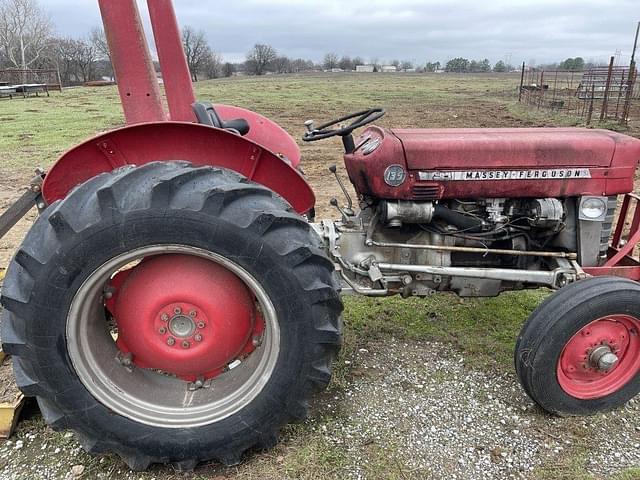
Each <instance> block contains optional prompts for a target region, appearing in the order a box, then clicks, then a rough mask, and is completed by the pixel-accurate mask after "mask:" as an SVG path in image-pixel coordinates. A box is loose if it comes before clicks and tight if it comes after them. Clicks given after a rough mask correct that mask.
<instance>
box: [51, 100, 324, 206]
mask: <svg viewBox="0 0 640 480" xmlns="http://www.w3.org/2000/svg"><path fill="white" fill-rule="evenodd" d="M242 114H243V115H244V113H242ZM225 117H226V112H225ZM253 121H255V120H250V123H252V122H253ZM252 126H253V125H252ZM278 128H279V127H278ZM256 130H258V128H257V127H256ZM283 132H284V130H283ZM285 133H286V132H285ZM289 138H290V137H289ZM254 139H256V140H258V139H259V138H257V137H256V136H254ZM294 143H295V142H294ZM263 145H264V144H263ZM289 153H291V152H289ZM282 155H286V154H285V153H284V152H282ZM168 160H187V161H189V162H191V163H193V164H194V165H196V166H204V165H210V166H216V167H223V168H228V169H230V170H235V171H236V172H238V173H240V174H242V175H244V176H245V177H247V178H249V179H250V180H252V181H254V182H256V183H259V184H262V185H264V186H265V187H267V188H269V189H271V190H273V191H274V192H276V193H278V194H280V195H281V196H282V197H284V198H285V199H286V200H287V201H288V202H289V203H290V204H291V206H292V207H293V208H294V209H295V210H296V211H297V212H298V213H306V212H308V211H309V210H311V209H312V208H313V206H314V205H315V196H314V194H313V190H312V189H311V187H310V186H309V184H308V183H307V182H306V181H305V179H304V178H303V177H302V175H301V174H300V173H299V172H298V171H297V170H296V169H295V167H294V166H292V165H290V162H291V159H290V158H289V162H287V161H286V160H283V158H281V157H279V156H278V155H277V154H276V153H273V152H272V151H270V150H268V149H267V148H266V147H265V146H262V145H260V144H258V143H256V142H255V141H252V140H251V139H248V138H245V137H240V136H239V135H236V134H234V133H231V132H228V131H225V130H221V129H218V128H213V127H209V126H206V125H200V124H195V123H183V122H157V123H143V124H137V125H131V126H127V127H124V128H121V129H118V130H113V131H110V132H107V133H104V134H101V135H99V136H97V137H95V138H93V139H91V140H88V141H86V142H84V143H82V144H80V145H78V146H76V147H74V148H72V149H71V150H69V151H68V152H67V153H65V154H64V155H63V156H62V157H61V158H60V159H59V160H58V161H57V162H56V163H55V165H54V166H53V167H52V168H51V170H50V171H49V172H48V174H47V176H46V178H45V181H44V184H43V186H42V193H43V196H44V198H45V200H46V201H47V202H48V203H52V202H54V201H56V200H59V199H62V198H64V197H65V196H66V195H67V194H68V193H69V191H70V190H71V189H72V188H74V187H75V186H76V185H79V184H81V183H83V182H85V181H87V180H89V179H90V178H92V177H94V176H96V175H99V174H101V173H104V172H110V171H112V170H114V169H116V168H119V167H122V166H125V165H144V164H146V163H150V162H155V161H168ZM298 161H299V157H298Z"/></svg>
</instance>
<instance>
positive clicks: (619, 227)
mask: <svg viewBox="0 0 640 480" xmlns="http://www.w3.org/2000/svg"><path fill="white" fill-rule="evenodd" d="M638 207H640V196H638V195H636V194H635V193H627V194H626V195H625V196H624V199H623V200H622V205H621V206H620V211H619V213H618V218H617V222H616V229H615V231H614V234H613V237H612V239H611V245H610V246H609V251H608V252H607V261H606V262H605V264H604V265H603V266H601V267H586V268H584V271H585V273H587V274H589V275H593V276H601V275H613V276H616V277H625V278H629V279H631V280H636V281H640V256H639V255H638V250H637V247H638V242H640V208H638ZM627 227H628V229H627Z"/></svg>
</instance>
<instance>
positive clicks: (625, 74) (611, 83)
mask: <svg viewBox="0 0 640 480" xmlns="http://www.w3.org/2000/svg"><path fill="white" fill-rule="evenodd" d="M639 98H640V84H639V83H638V72H637V69H636V64H635V62H634V61H632V62H631V64H630V65H628V66H616V65H615V64H614V57H612V58H611V61H610V63H609V66H608V67H593V68H589V69H586V70H582V71H563V70H550V71H545V70H541V69H535V68H527V66H526V65H525V64H523V65H522V74H521V77H520V88H519V91H518V101H519V102H521V103H523V104H525V105H527V106H529V107H530V108H535V109H539V110H540V109H545V110H550V111H555V112H560V113H564V114H567V115H572V116H576V117H581V118H584V119H585V121H586V123H587V125H589V124H591V123H592V121H595V120H599V121H613V122H618V123H620V124H623V125H626V124H627V123H628V122H629V115H630V113H631V109H632V106H633V105H634V102H635V103H637V101H638V99H639Z"/></svg>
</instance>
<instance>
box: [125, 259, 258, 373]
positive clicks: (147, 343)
mask: <svg viewBox="0 0 640 480" xmlns="http://www.w3.org/2000/svg"><path fill="white" fill-rule="evenodd" d="M122 275H125V276H126V278H124V280H123V279H120V280H119V281H114V282H112V283H113V284H118V283H121V285H120V286H119V287H118V288H117V290H116V292H115V294H114V303H113V311H112V313H113V315H114V318H115V320H116V323H117V327H118V339H117V346H118V348H119V349H120V350H121V351H122V352H123V353H125V354H131V357H132V362H133V364H134V365H136V366H138V367H140V368H147V369H155V370H161V371H163V372H165V373H169V374H172V375H175V376H177V377H179V378H182V379H184V380H189V381H194V380H196V379H209V378H213V377H215V376H217V375H219V374H220V373H221V372H223V371H224V370H225V368H226V367H227V365H228V364H230V363H232V362H234V361H235V360H236V359H238V358H239V357H241V356H242V355H246V354H247V353H249V352H250V351H251V350H252V349H253V348H254V347H253V338H254V337H255V336H256V335H259V334H260V332H261V331H262V330H263V328H264V327H263V322H262V320H261V318H260V317H259V314H258V312H257V309H256V303H255V298H254V296H253V295H252V293H251V292H250V291H249V289H248V288H247V287H246V285H245V284H244V283H243V282H242V280H240V279H239V278H238V277H237V276H236V275H235V274H234V273H232V272H231V271H229V270H227V269H226V268H224V267H223V266H221V265H218V264H216V263H213V262H210V261H208V260H206V259H203V258H199V257H195V256H190V255H161V256H156V257H152V258H149V259H145V260H144V261H142V262H141V263H140V264H139V265H137V266H136V267H134V268H133V269H132V270H130V271H125V272H123V273H122Z"/></svg>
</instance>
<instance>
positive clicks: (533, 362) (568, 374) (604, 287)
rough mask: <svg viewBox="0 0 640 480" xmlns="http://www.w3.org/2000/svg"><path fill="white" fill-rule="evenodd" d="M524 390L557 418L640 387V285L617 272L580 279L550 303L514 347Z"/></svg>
mask: <svg viewBox="0 0 640 480" xmlns="http://www.w3.org/2000/svg"><path fill="white" fill-rule="evenodd" d="M515 363H516V372H517V374H518V377H519V379H520V382H521V384H522V386H523V388H524V389H525V391H526V392H527V394H528V395H529V396H530V397H531V398H532V399H533V400H534V401H535V402H536V403H537V404H538V405H540V406H541V407H542V408H543V409H545V410H547V411H548V412H551V413H554V414H558V415H591V414H595V413H598V412H602V411H607V410H611V409H614V408H617V407H620V406H622V405H624V404H625V403H626V402H628V401H629V400H630V399H632V398H633V397H634V396H636V395H637V394H638V393H639V392H640V284H638V283H637V282H633V281H631V280H626V279H621V278H616V277H597V278H590V279H587V280H582V281H580V282H576V283H574V284H572V285H569V286H568V287H565V288H563V289H561V290H560V291H558V292H556V293H555V294H554V295H552V296H551V297H549V298H548V299H547V300H545V301H544V302H543V303H542V304H541V305H540V306H539V307H538V308H537V309H536V310H535V311H534V312H533V313H532V314H531V316H530V317H529V319H528V321H527V322H526V324H525V325H524V327H523V329H522V331H521V333H520V336H519V338H518V342H517V344H516V352H515Z"/></svg>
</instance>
